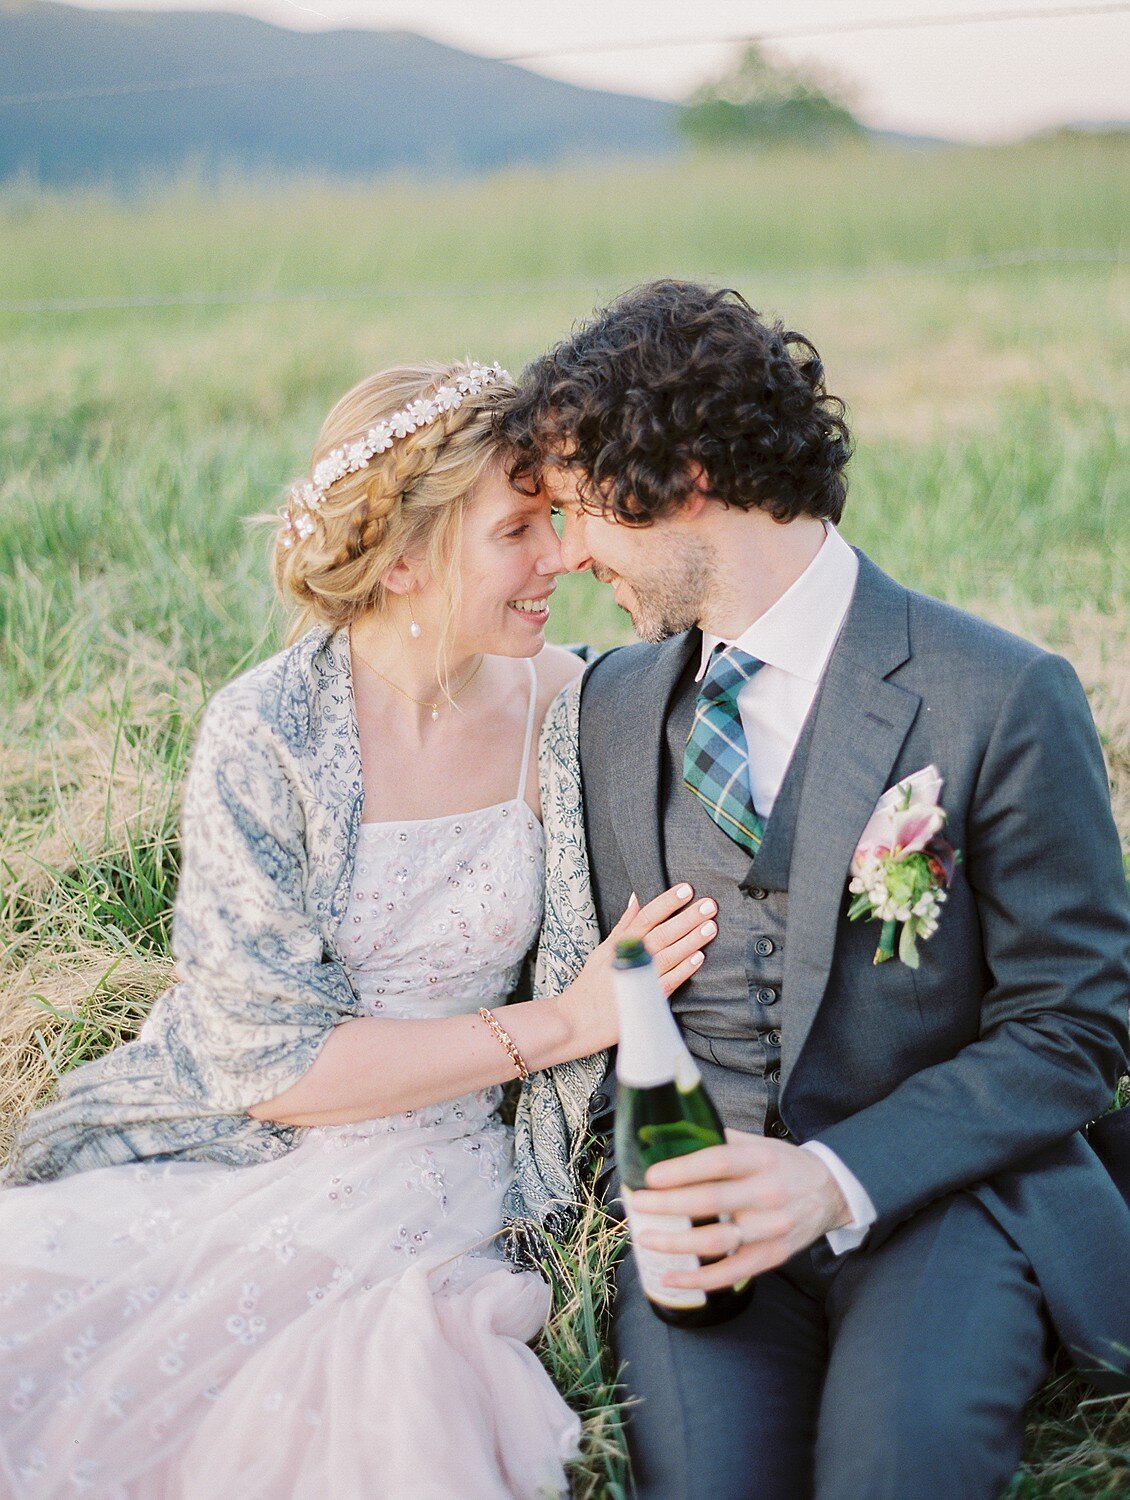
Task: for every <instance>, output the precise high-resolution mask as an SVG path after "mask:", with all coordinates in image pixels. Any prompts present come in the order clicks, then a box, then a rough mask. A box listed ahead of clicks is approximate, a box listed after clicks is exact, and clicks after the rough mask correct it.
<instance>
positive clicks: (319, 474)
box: [283, 360, 510, 547]
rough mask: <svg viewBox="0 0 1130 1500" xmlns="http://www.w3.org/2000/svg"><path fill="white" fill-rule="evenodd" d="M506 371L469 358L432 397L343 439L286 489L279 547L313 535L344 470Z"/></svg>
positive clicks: (359, 466) (354, 471)
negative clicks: (287, 504)
mask: <svg viewBox="0 0 1130 1500" xmlns="http://www.w3.org/2000/svg"><path fill="white" fill-rule="evenodd" d="M509 379H510V375H509V372H508V371H506V370H504V369H503V368H502V366H501V365H500V364H499V363H498V362H497V360H496V361H495V363H494V364H493V365H481V364H479V363H478V362H477V361H472V363H471V364H470V365H468V367H467V369H466V370H461V371H460V372H459V374H458V375H456V376H454V377H453V378H452V380H451V381H450V383H445V384H444V385H441V386H439V387H438V388H437V389H436V390H435V391H433V392H432V394H431V395H430V396H421V397H418V398H417V399H416V400H415V401H409V403H408V405H407V406H405V407H404V408H403V409H402V410H401V411H397V412H393V414H392V416H391V417H386V418H385V419H384V420H383V421H381V422H378V423H377V424H376V426H375V427H370V428H369V430H368V432H367V433H366V434H365V436H364V437H363V438H358V440H357V441H356V442H355V443H346V444H345V445H344V446H343V447H341V448H335V449H334V450H333V452H332V453H327V454H326V456H325V458H322V459H319V460H318V462H317V463H316V464H315V465H314V472H313V473H312V475H311V476H310V478H309V479H306V480H303V481H302V482H301V483H300V484H296V485H293V486H292V487H291V491H290V508H292V509H293V510H294V512H295V514H294V515H291V514H290V509H288V510H287V511H284V513H283V522H284V525H285V527H286V533H285V535H284V536H283V546H284V547H293V546H294V542H295V538H296V537H300V538H306V537H308V536H312V535H313V533H314V529H315V528H314V516H313V512H314V511H316V510H317V509H318V507H319V506H320V505H321V504H322V502H323V501H324V500H325V498H326V491H327V490H328V489H329V488H330V486H331V485H334V484H336V483H337V482H338V480H339V479H344V478H345V476H346V475H347V474H357V473H359V472H360V470H362V469H363V468H364V467H365V466H366V464H368V463H370V462H371V461H372V460H373V459H374V458H376V457H377V455H378V454H379V453H387V452H388V450H389V449H390V448H391V447H392V445H393V443H394V442H396V440H397V438H404V437H407V436H408V434H409V433H410V432H418V431H419V429H420V428H421V427H427V426H429V425H430V424H431V423H432V422H435V421H437V420H438V419H439V418H440V417H442V416H443V415H444V413H445V412H449V411H456V410H457V409H458V408H459V407H460V406H462V405H463V403H464V401H466V399H467V397H468V396H477V395H478V394H479V392H480V391H482V390H484V389H485V388H486V387H487V386H488V385H493V384H494V383H495V381H497V380H509Z"/></svg>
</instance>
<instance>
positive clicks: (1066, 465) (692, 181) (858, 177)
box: [0, 140, 1130, 1500]
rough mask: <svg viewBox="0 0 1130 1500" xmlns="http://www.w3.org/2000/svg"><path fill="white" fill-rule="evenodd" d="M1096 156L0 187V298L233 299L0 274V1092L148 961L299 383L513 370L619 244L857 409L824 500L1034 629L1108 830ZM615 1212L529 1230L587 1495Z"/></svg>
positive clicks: (154, 977)
mask: <svg viewBox="0 0 1130 1500" xmlns="http://www.w3.org/2000/svg"><path fill="white" fill-rule="evenodd" d="M1128 168H1130V150H1128V148H1127V145H1126V143H1125V142H1124V141H1119V140H1071V141H1055V142H1052V141H1049V142H1043V143H1036V144H1032V145H1029V146H1025V147H1018V148H1010V149H1000V150H991V151H976V150H971V149H968V150H956V149H955V150H945V151H935V152H926V153H914V154H910V153H906V152H898V151H892V150H886V149H874V148H873V149H865V148H859V147H854V146H853V147H849V148H844V149H841V150H837V151H835V152H830V153H826V154H815V155H804V154H796V153H783V154H777V155H771V156H761V157H753V158H749V159H745V160H742V159H738V158H731V159H725V160H708V159H703V160H698V159H694V158H688V159H685V160H682V161H678V162H674V163H670V164H655V163H645V164H642V165H633V166H627V167H601V168H599V169H593V170H582V169H580V168H576V169H562V170H558V171H552V172H540V173H535V172H518V171H515V172H508V173H504V174H501V175H499V176H497V177H494V178H491V179H488V180H486V181H480V182H462V183H458V184H447V185H435V184H433V185H430V186H424V185H420V184H415V183H411V182H407V181H385V182H381V183H376V184H368V185H356V184H354V185H350V184H332V183H326V182H310V183H304V184H275V185H271V184H262V183H261V184H257V185H256V184H251V185H249V184H238V185H237V184H232V185H230V186H229V187H228V188H226V189H224V190H222V191H220V192H218V193H214V194H211V193H207V192H205V191H203V190H202V189H200V188H199V187H198V186H196V185H194V184H193V183H192V182H191V181H187V182H182V183H180V184H177V185H175V186H173V187H171V188H169V189H167V190H162V191H159V192H155V193H154V194H152V195H151V196H149V197H145V198H141V199H137V200H132V201H120V200H116V199H114V198H112V197H109V196H106V195H100V194H96V193H87V194H83V195H78V196H75V197H65V196H54V195H37V194H34V193H30V192H28V191H27V190H26V189H23V188H18V187H17V188H8V189H0V238H2V240H3V243H4V245H5V254H4V256H3V257H2V258H0V303H4V302H6V301H13V300H21V299H22V300H27V299H34V298H46V299H75V298H79V299H81V298H97V297H103V298H109V299H114V300H128V299H130V298H131V297H138V296H148V295H151V294H157V293H170V294H197V293H199V294H204V295H217V296H220V295H222V296H230V297H232V298H233V299H234V300H233V301H232V302H231V303H230V304H229V305H220V306H209V305H199V306H190V307H171V308H146V307H122V308H106V309H96V310H91V311H84V312H51V311H39V312H32V311H18V310H7V311H5V310H4V309H3V308H2V307H0V361H2V365H0V381H2V383H0V452H2V453H3V464H2V467H0V580H2V585H3V586H2V587H0V1112H5V1113H6V1114H7V1115H8V1116H9V1117H10V1116H11V1114H12V1113H13V1112H14V1111H15V1110H17V1109H19V1108H22V1107H24V1106H26V1104H27V1102H28V1101H29V1100H30V1099H31V1098H32V1097H34V1096H35V1094H36V1093H37V1092H39V1091H40V1090H42V1089H43V1088H45V1087H47V1086H49V1084H50V1081H51V1078H52V1076H53V1074H54V1073H55V1072H57V1071H59V1070H61V1069H63V1068H65V1067H68V1066H71V1065H73V1064H74V1063H75V1062H77V1061H79V1060H81V1059H82V1058H84V1057H88V1056H92V1055H95V1054H96V1053H98V1052H99V1051H101V1050H103V1049H104V1048H105V1047H107V1046H109V1045H112V1044H113V1043H114V1042H115V1041H116V1040H118V1039H120V1038H121V1037H123V1036H125V1035H128V1034H129V1033H130V1032H131V1030H133V1029H134V1028H135V1027H136V1025H137V1024H138V1022H139V1021H140V1019H141V1017H142V1016H143V1015H144V1013H145V1010H146V1008H147V1006H148V1004H149V1003H150V1002H151V1001H152V999H153V997H154V996H155V995H156V993H158V992H159V990H160V989H161V988H162V987H163V986H164V985H165V984H166V983H167V982H168V980H169V977H170V972H171V960H170V954H169V946H168V939H169V908H170V903H171V899H172V894H173V891H174V889H175V881H176V871H177V858H178V851H177V837H176V829H177V813H178V809H177V798H178V795H179V787H180V782H181V777H182V775H183V770H184V765H185V762H186V759H187V756H188V753H189V750H190V746H191V742H192V735H193V732H194V728H195V725H196V722H197V720H198V717H199V713H200V710H201V708H202V706H203V704H204V702H205V701H206V700H207V698H208V696H209V695H210V693H211V692H212V691H213V690H214V689H215V688H216V687H217V686H218V685H219V684H220V683H222V682H223V681H225V680H226V679H227V678H229V677H230V676H232V675H233V674H234V673H236V672H238V671H240V670H241V669H242V668H243V667H244V666H246V665H248V664H249V663H250V662H252V661H254V660H257V659H258V658H260V657H261V656H263V655H265V654H267V653H268V652H270V651H272V650H273V649H275V648H276V646H277V645H278V643H279V640H280V629H281V624H282V621H281V616H280V615H279V613H278V611H277V610H276V609H275V608H274V606H273V605H272V601H271V598H270V593H269V589H268V584H267V571H266V538H265V535H264V533H263V532H262V531H261V530H256V529H254V528H252V527H250V526H249V525H248V521H247V518H248V517H250V516H253V515H255V514H258V513H262V512H264V511H269V510H270V509H272V508H273V507H274V506H275V505H277V503H278V499H279V494H280V491H281V487H282V486H283V485H284V483H285V482H286V481H287V480H288V479H289V478H291V477H292V476H294V475H295V474H297V473H298V472H300V471H301V469H302V468H303V467H304V465H305V463H306V459H307V456H308V451H309V446H310V444H311V442H312V440H313V437H314V434H315V432H316V430H317V428H318V425H319V423H320V421H321V417H322V415H323V414H324V412H325V411H326V409H327V408H328V407H329V405H330V404H331V402H332V401H333V400H334V399H335V398H336V397H337V396H338V395H339V394H340V393H341V392H342V391H343V390H344V389H346V387H348V386H349V385H351V384H352V383H353V382H354V381H355V380H356V379H357V378H359V377H360V376H361V375H362V374H364V373H366V372H368V371H369V370H371V369H374V368H377V367H379V366H381V365H383V364H387V363H390V362H392V361H394V360H396V359H399V358H403V357H408V356H412V357H418V356H422V355H423V356H436V357H440V358H447V357H452V356H456V355H461V354H464V353H471V354H474V355H476V356H478V357H483V358H488V359H493V358H499V359H501V360H502V361H503V362H504V363H506V364H508V365H509V366H510V368H512V369H517V368H519V367H520V366H521V365H522V363H523V362H524V361H525V360H526V359H528V358H529V357H531V356H532V355H533V354H535V353H536V352H537V351H538V350H540V349H541V348H543V347H545V345H546V344H547V343H548V342H549V341H550V340H552V339H553V338H555V337H558V336H560V335H561V334H562V333H564V332H566V331H567V330H568V328H569V326H570V325H571V323H572V322H573V321H574V320H575V319H576V318H578V317H581V316H583V315H584V314H585V313H587V311H588V310H589V309H590V307H591V306H592V305H593V303H594V302H595V301H596V300H598V299H599V298H600V297H603V296H606V295H608V294H610V293H613V292H615V291H617V290H619V289H621V288H623V287H625V286H627V285H630V284H632V283H634V282H637V281H640V280H643V279H645V278H647V277H650V276H654V275H659V274H672V273H674V274H681V275H692V276H701V277H710V278H715V279H725V280H730V281H732V282H733V283H734V284H736V285H738V286H739V287H740V289H741V290H742V291H743V292H745V293H746V295H748V296H749V297H750V299H751V301H753V303H754V305H755V306H758V307H760V308H763V309H766V310H767V311H769V312H770V313H774V314H779V315H780V316H781V317H782V318H783V319H785V321H786V322H787V323H788V324H789V325H790V326H792V327H797V328H800V329H802V330H803V331H804V332H806V333H808V334H809V335H810V336H811V337H812V338H813V339H814V340H815V342H816V344H817V346H818V347H819V348H820V350H821V352H822V354H823V355H824V357H825V361H826V364H827V368H828V372H829V377H828V378H829V384H830V386H831V388H832V389H833V390H834V391H836V392H837V393H838V394H840V395H841V396H843V397H844V398H845V400H846V401H847V402H848V406H849V412H850V417H851V421H852V424H853V428H854V430H855V432H856V435H857V441H858V451H857V453H856V456H855V458H854V459H853V461H852V465H851V469H850V479H851V489H850V496H849V504H848V509H847V512H846V515H845V518H844V531H845V533H846V535H847V536H848V537H849V539H850V540H852V541H855V542H856V543H858V544H859V545H862V546H863V547H864V548H865V550H867V551H868V552H869V553H870V554H871V555H872V556H873V557H874V558H875V559H876V560H877V561H878V562H879V563H880V564H881V565H883V566H885V567H887V568H888V569H890V570H891V571H892V572H894V573H895V574H896V575H897V576H898V577H900V578H901V579H902V580H903V581H905V582H907V583H908V584H910V585H912V586H914V587H919V588H923V589H926V590H928V591H929V592H931V593H934V594H937V595H939V596H941V597H944V598H947V599H950V600H952V601H954V602H957V603H959V604H963V605H966V606H969V607H973V608H977V609H980V610H982V611H984V612H987V613H990V614H992V615H993V616H994V617H995V618H997V619H999V620H1002V621H1003V622H1005V623H1008V624H1010V625H1012V626H1013V627H1014V628H1018V629H1021V630H1024V631H1026V632H1028V633H1034V634H1038V635H1039V636H1040V637H1041V638H1042V639H1045V640H1047V641H1049V642H1051V643H1054V644H1056V645H1057V646H1058V647H1059V648H1060V649H1063V650H1065V651H1066V652H1067V653H1068V654H1069V655H1070V656H1071V657H1072V659H1073V660H1074V661H1075V663H1076V665H1077V666H1078V667H1079V669H1080V672H1081V675H1082V676H1083V680H1084V683H1085V685H1086V686H1087V688H1088V691H1089V692H1090V694H1091V699H1092V704H1093V706H1094V709H1095V712H1096V716H1097V718H1098V721H1099V724H1100V729H1101V731H1102V733H1103V735H1104V743H1105V746H1106V750H1107V753H1108V757H1109V759H1110V763H1111V768H1112V772H1113V774H1114V777H1115V784H1116V793H1117V796H1118V807H1119V815H1120V817H1121V819H1122V826H1123V832H1124V834H1128V833H1130V699H1128V697H1127V694H1126V689H1125V683H1126V682H1127V681H1128V680H1130V660H1128V642H1130V625H1128V611H1127V600H1128V593H1130V589H1128V563H1130V460H1128V458H1127V454H1128V453H1130V417H1128V415H1127V413H1128V411H1130V400H1128V398H1130V375H1128V371H1130V300H1128V297H1127V291H1128V277H1127V273H1126V267H1125V265H1124V264H1119V263H1118V258H1119V257H1120V256H1121V255H1122V254H1123V253H1124V250H1125V246H1124V239H1123V236H1124V230H1123V225H1124V223H1125V207H1126V197H1127V193H1126V188H1127V183H1128V181H1130V172H1128ZM1033 250H1034V251H1036V252H1038V253H1039V255H1041V256H1043V257H1044V261H1043V263H1039V262H1037V263H1034V264H1030V265H1020V264H1010V263H1008V261H1009V258H1010V257H1012V258H1014V259H1015V258H1016V257H1017V256H1019V255H1020V254H1021V252H1024V253H1027V252H1029V251H1033ZM1084 251H1087V252H1091V251H1093V252H1097V253H1098V255H1099V259H1097V260H1095V261H1093V262H1088V261H1085V260H1080V259H1078V256H1079V255H1080V253H1081V252H1084ZM1056 256H1061V257H1064V258H1063V259H1061V260H1060V261H1058V262H1057V261H1056V259H1055V257H1056ZM984 257H988V258H990V259H994V258H995V259H996V261H997V262H1001V263H1000V264H997V265H996V266H995V268H992V267H981V268H978V266H977V264H975V262H976V261H977V259H978V258H984ZM954 262H960V263H961V264H960V265H955V264H953V263H954ZM971 262H973V263H971ZM319 288H321V289H324V291H325V292H326V294H327V295H326V296H324V297H322V298H320V299H318V300H312V301H282V302H277V303H271V302H264V301H254V300H252V301H250V302H248V303H244V302H243V301H241V300H240V299H243V298H252V299H254V298H257V297H265V296H272V295H279V296H283V297H285V296H290V295H291V294H295V293H299V292H306V291H310V290H312V289H313V290H317V289H319ZM358 288H369V289H375V290H370V291H367V292H365V293H364V294H360V293H359V294H358V295H356V296H353V295H347V294H351V293H352V291H353V290H355V289H358ZM551 633H552V635H553V636H554V637H555V638H556V639H559V640H581V639H584V640H590V641H593V642H595V643H597V644H611V643H613V642H615V641H617V640H621V639H625V638H626V637H627V635H628V631H627V627H626V622H625V621H624V619H623V617H622V616H620V615H619V613H618V611H617V610H616V609H615V606H614V605H613V604H612V602H611V600H610V597H609V595H608V594H607V592H606V591H603V590H600V589H598V588H596V587H595V585H593V584H592V582H591V580H589V579H587V578H577V579H567V580H565V581H564V582H563V584H562V586H561V588H560V589H559V591H558V593H557V594H556V595H555V600H554V615H553V620H552V622H551ZM618 1248H619V1244H618V1235H617V1232H616V1231H615V1229H614V1228H612V1227H610V1226H609V1225H607V1224H606V1223H604V1222H603V1221H602V1220H601V1218H600V1216H599V1213H598V1212H597V1210H596V1209H595V1207H593V1208H590V1210H589V1216H588V1220H587V1229H586V1232H585V1233H584V1234H582V1235H581V1236H580V1237H579V1238H578V1239H577V1240H576V1241H574V1242H573V1243H571V1244H569V1245H563V1246H560V1247H558V1252H557V1262H556V1265H555V1267H554V1271H555V1280H556V1284H557V1291H558V1312H557V1315H556V1316H555V1319H554V1322H553V1324H552V1325H551V1327H550V1329H549V1330H548V1332H547V1335H546V1338H545V1340H544V1341H543V1345H542V1352H543V1356H544V1358H545V1359H546V1361H547V1364H548V1365H549V1367H550V1368H551V1370H552V1371H553V1373H554V1375H555V1378H556V1379H557V1380H558V1382H559V1384H560V1385H561V1387H562V1389H563V1390H565V1391H566V1393H567V1394H568V1395H569V1397H570V1399H571V1400H573V1401H574V1402H575V1404H577V1406H578V1408H579V1409H582V1410H584V1411H585V1413H586V1416H587V1426H586V1432H587V1439H586V1441H587V1448H586V1458H585V1461H584V1463H583V1464H582V1466H581V1467H580V1469H579V1470H578V1474H577V1479H576V1490H577V1494H578V1495H583V1496H585V1497H592V1500H595V1497H597V1496H602V1497H615V1496H618V1495H621V1494H623V1493H624V1487H625V1485H626V1470H625V1466H624V1459H623V1452H622V1444H621V1441H620V1424H621V1414H620V1413H619V1410H618V1407H617V1405H616V1401H615V1396H614V1377H615V1370H614V1369H613V1368H612V1367H611V1363H610V1355H609V1353H608V1349H607V1345H606V1342H605V1335H606V1327H607V1300H606V1272H607V1267H608V1265H609V1263H610V1261H611V1259H612V1257H613V1256H614V1255H615V1254H616V1253H617V1252H618ZM1082 1394H1083V1393H1082V1392H1081V1390H1080V1389H1079V1388H1078V1387H1077V1386H1076V1385H1075V1384H1074V1383H1073V1382H1072V1381H1071V1380H1070V1379H1069V1378H1068V1377H1060V1378H1059V1380H1058V1382H1057V1383H1056V1384H1054V1385H1052V1386H1051V1387H1049V1389H1048V1391H1047V1392H1045V1394H1044V1396H1043V1398H1042V1401H1041V1404H1040V1406H1039V1407H1038V1408H1037V1409H1036V1410H1035V1411H1034V1414H1033V1422H1032V1427H1031V1437H1032V1441H1031V1453H1030V1459H1029V1464H1028V1469H1027V1472H1026V1474H1025V1476H1024V1477H1023V1478H1022V1479H1021V1480H1020V1481H1018V1484H1019V1488H1017V1490H1016V1491H1015V1494H1016V1496H1017V1497H1020V1496H1024V1497H1029V1496H1041V1497H1043V1496H1052V1495H1096V1496H1098V1495H1114V1494H1116V1493H1126V1487H1125V1484H1124V1478H1125V1474H1126V1472H1127V1471H1126V1469H1125V1462H1124V1455H1125V1451H1126V1445H1127V1442H1128V1441H1130V1437H1128V1434H1127V1428H1126V1423H1127V1421H1128V1420H1130V1415H1128V1413H1127V1411H1126V1410H1124V1409H1122V1408H1118V1409H1117V1410H1116V1409H1115V1408H1114V1406H1113V1405H1111V1404H1109V1403H1108V1404H1107V1405H1106V1406H1102V1405H1100V1406H1089V1407H1083V1408H1080V1407H1079V1405H1078V1403H1079V1400H1080V1397H1081V1395H1082ZM1120 1466H1121V1467H1120ZM1120 1486H1121V1488H1120Z"/></svg>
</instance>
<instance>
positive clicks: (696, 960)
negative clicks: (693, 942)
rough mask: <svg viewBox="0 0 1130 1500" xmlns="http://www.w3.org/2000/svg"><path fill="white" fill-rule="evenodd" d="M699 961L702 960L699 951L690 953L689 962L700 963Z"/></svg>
mask: <svg viewBox="0 0 1130 1500" xmlns="http://www.w3.org/2000/svg"><path fill="white" fill-rule="evenodd" d="M701 962H702V954H701V953H692V954H691V963H692V964H700V963H701Z"/></svg>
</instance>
